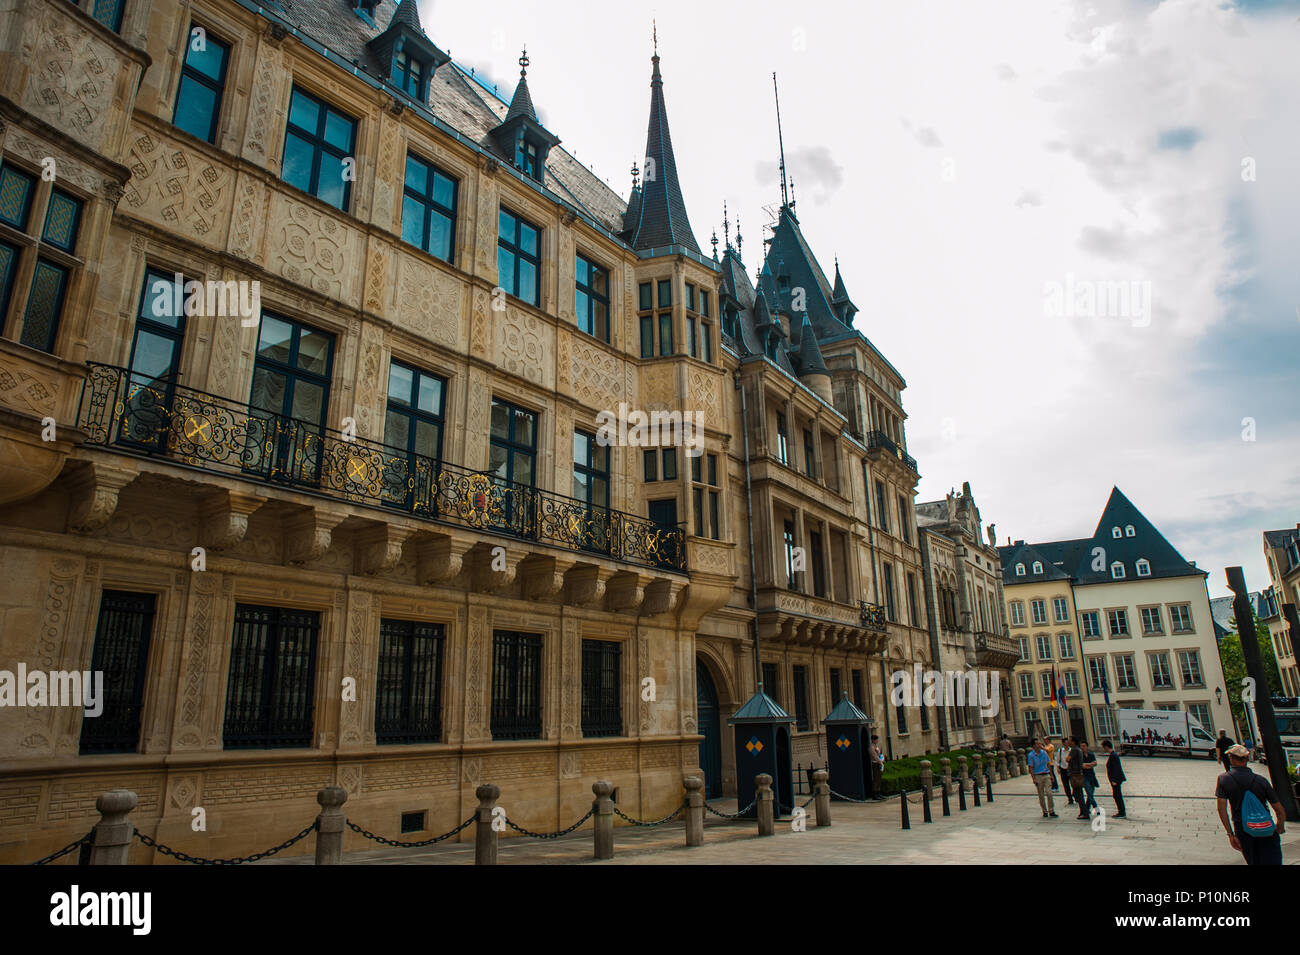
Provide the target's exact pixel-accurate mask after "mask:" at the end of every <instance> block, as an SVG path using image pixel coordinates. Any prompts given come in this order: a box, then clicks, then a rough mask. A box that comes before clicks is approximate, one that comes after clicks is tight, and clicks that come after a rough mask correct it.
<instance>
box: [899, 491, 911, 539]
mask: <svg viewBox="0 0 1300 955" xmlns="http://www.w3.org/2000/svg"><path fill="white" fill-rule="evenodd" d="M898 530H899V532H900V533H901V534H902V535H903V543H905V544H910V543H912V528H911V522H910V521H908V519H907V500H906V499H905V498H904V497H903V495H901V494H900V495H898Z"/></svg>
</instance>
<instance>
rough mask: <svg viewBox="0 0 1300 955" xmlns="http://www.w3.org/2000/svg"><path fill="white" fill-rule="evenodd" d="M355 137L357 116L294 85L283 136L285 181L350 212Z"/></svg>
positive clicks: (353, 176) (353, 175)
mask: <svg viewBox="0 0 1300 955" xmlns="http://www.w3.org/2000/svg"><path fill="white" fill-rule="evenodd" d="M356 138H357V121H356V120H355V119H353V118H352V117H350V116H348V115H347V114H346V113H343V112H341V111H339V110H337V109H335V108H334V107H332V106H329V105H327V104H326V103H324V102H322V101H321V100H318V99H317V98H316V97H314V96H312V95H311V94H309V93H306V92H304V91H303V90H301V89H299V88H298V87H296V86H295V87H294V88H293V97H292V99H291V100H290V101H289V124H288V127H287V129H286V130H285V135H284V162H283V165H282V170H283V177H284V181H285V182H287V183H288V184H289V185H291V186H295V187H297V188H299V189H301V190H302V191H303V192H309V193H311V194H312V195H313V196H315V197H316V198H318V199H320V200H321V201H323V202H327V203H329V204H330V205H331V206H333V207H334V208H336V209H342V210H344V211H347V208H348V200H349V199H350V197H351V195H352V180H353V179H354V178H355V172H356V170H355V147H356Z"/></svg>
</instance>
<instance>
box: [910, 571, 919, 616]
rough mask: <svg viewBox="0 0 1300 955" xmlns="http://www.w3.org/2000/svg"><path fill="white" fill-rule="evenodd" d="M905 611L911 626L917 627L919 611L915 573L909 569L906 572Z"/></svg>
mask: <svg viewBox="0 0 1300 955" xmlns="http://www.w3.org/2000/svg"><path fill="white" fill-rule="evenodd" d="M907 613H908V618H907V619H908V621H909V622H910V623H911V624H912V626H914V627H919V626H920V625H921V611H920V605H919V604H918V603H917V599H916V574H914V573H912V571H910V570H909V571H908V572H907Z"/></svg>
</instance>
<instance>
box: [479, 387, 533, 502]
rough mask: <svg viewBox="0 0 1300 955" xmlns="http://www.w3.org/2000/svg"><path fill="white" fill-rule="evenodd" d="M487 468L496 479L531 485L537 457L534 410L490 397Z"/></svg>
mask: <svg viewBox="0 0 1300 955" xmlns="http://www.w3.org/2000/svg"><path fill="white" fill-rule="evenodd" d="M491 439H492V440H491V445H492V446H491V451H490V452H489V455H490V456H489V460H488V470H489V471H491V472H492V474H493V476H494V477H496V479H497V480H498V481H505V482H513V483H515V484H523V485H525V486H527V487H532V486H533V470H534V468H533V465H534V462H535V460H536V458H537V412H535V411H529V410H527V409H526V408H520V407H518V406H517V405H512V404H510V402H508V401H502V400H501V399H500V398H493V399H492V436H491Z"/></svg>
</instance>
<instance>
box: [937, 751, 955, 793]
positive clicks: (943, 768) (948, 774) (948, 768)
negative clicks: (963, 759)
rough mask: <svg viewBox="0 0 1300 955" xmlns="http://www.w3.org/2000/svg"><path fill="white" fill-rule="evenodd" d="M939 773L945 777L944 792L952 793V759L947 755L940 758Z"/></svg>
mask: <svg viewBox="0 0 1300 955" xmlns="http://www.w3.org/2000/svg"><path fill="white" fill-rule="evenodd" d="M939 774H940V775H941V776H942V777H943V794H944V795H945V796H951V795H952V760H951V759H949V758H948V757H947V756H945V757H944V758H943V759H941V760H939Z"/></svg>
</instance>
